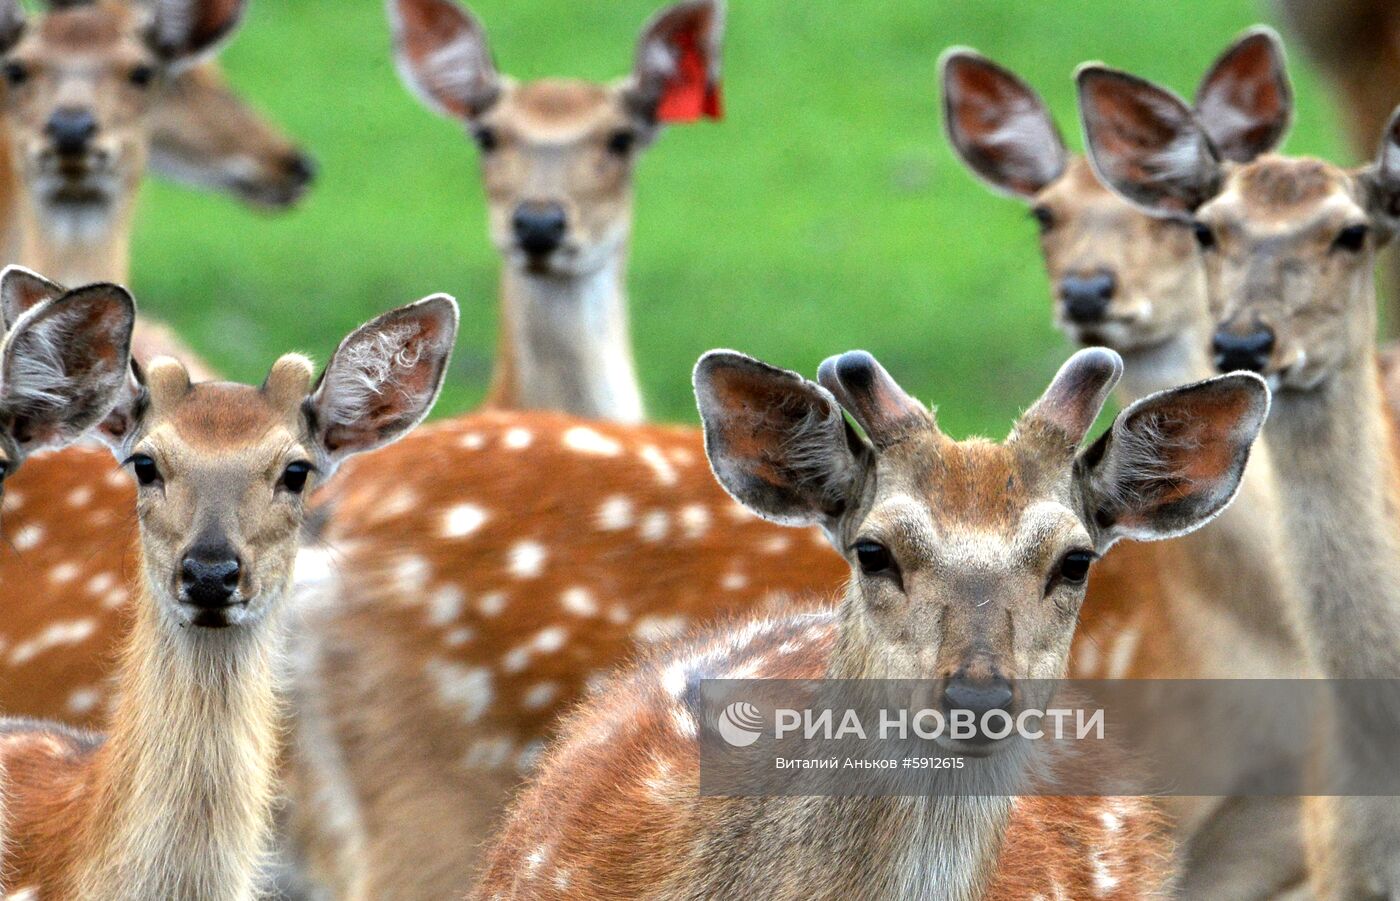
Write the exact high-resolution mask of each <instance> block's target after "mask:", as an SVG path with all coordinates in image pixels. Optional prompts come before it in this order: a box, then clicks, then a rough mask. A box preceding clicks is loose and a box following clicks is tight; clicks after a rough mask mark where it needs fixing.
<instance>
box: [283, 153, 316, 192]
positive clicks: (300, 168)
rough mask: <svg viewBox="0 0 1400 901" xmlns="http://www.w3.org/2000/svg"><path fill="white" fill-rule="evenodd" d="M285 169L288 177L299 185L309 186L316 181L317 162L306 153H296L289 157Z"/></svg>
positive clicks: (284, 164) (284, 165)
mask: <svg viewBox="0 0 1400 901" xmlns="http://www.w3.org/2000/svg"><path fill="white" fill-rule="evenodd" d="M283 167H284V168H285V170H286V172H287V177H288V178H290V179H291V180H292V181H294V182H296V183H297V184H298V185H309V184H311V183H312V182H313V181H315V180H316V161H315V160H314V159H312V158H311V157H309V156H307V155H306V154H304V153H294V154H292V155H291V156H289V157H287V160H286V162H285V163H283Z"/></svg>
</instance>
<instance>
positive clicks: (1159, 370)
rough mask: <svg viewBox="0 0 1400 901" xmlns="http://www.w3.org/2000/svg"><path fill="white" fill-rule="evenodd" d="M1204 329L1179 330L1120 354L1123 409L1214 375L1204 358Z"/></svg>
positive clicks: (1119, 384) (1202, 327) (1120, 393)
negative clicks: (1136, 402)
mask: <svg viewBox="0 0 1400 901" xmlns="http://www.w3.org/2000/svg"><path fill="white" fill-rule="evenodd" d="M1205 331H1206V329H1205V326H1204V325H1202V326H1200V327H1197V328H1191V329H1187V330H1183V331H1181V332H1179V333H1178V334H1176V335H1173V336H1172V337H1170V338H1168V339H1167V340H1166V341H1163V342H1161V343H1159V344H1153V345H1150V346H1148V347H1138V348H1133V349H1131V350H1124V351H1120V352H1119V355H1120V356H1121V357H1122V358H1123V378H1122V380H1121V381H1119V383H1118V400H1119V402H1120V403H1122V404H1123V405H1124V406H1126V405H1128V404H1130V403H1132V402H1133V401H1135V400H1141V399H1142V398H1144V397H1147V396H1148V395H1149V394H1156V393H1157V392H1158V391H1165V390H1166V389H1168V388H1176V387H1178V386H1180V385H1187V384H1190V383H1191V382H1198V381H1200V380H1201V379H1207V378H1210V377H1211V376H1212V375H1215V371H1214V369H1213V368H1212V367H1211V363H1210V359H1209V357H1208V356H1207V354H1206V344H1207V341H1208V339H1207V338H1206V335H1205Z"/></svg>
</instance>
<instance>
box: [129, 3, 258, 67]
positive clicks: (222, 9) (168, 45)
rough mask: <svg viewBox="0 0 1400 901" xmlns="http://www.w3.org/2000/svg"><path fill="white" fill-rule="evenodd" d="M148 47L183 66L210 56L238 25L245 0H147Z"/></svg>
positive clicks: (245, 5) (168, 62)
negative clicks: (148, 12) (148, 11)
mask: <svg viewBox="0 0 1400 901" xmlns="http://www.w3.org/2000/svg"><path fill="white" fill-rule="evenodd" d="M147 5H148V6H149V9H150V17H151V20H150V28H149V31H148V32H147V35H148V36H147V40H148V42H149V43H150V45H151V49H153V50H154V51H155V52H156V55H158V56H159V57H160V58H161V59H162V60H164V61H165V62H166V63H167V64H168V65H171V66H175V67H177V68H180V69H184V68H186V67H188V66H191V65H194V64H195V63H197V62H199V61H200V60H202V59H204V58H206V57H208V56H212V55H213V54H214V53H215V52H217V51H218V49H219V47H220V46H221V45H222V44H223V42H224V41H225V40H227V39H228V38H229V37H230V36H231V35H232V34H233V32H234V30H235V29H237V28H238V24H239V23H240V22H241V21H242V20H243V12H244V10H245V9H247V6H248V3H247V0H149V2H148V4H147Z"/></svg>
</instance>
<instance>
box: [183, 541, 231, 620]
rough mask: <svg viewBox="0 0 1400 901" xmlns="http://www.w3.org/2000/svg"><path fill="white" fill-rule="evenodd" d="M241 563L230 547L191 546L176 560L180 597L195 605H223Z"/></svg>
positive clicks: (229, 596)
mask: <svg viewBox="0 0 1400 901" xmlns="http://www.w3.org/2000/svg"><path fill="white" fill-rule="evenodd" d="M240 572H242V566H241V565H240V564H239V562H238V556H237V555H236V554H234V553H233V549H232V548H227V547H225V548H194V549H192V550H190V552H189V553H187V554H185V559H184V560H182V561H181V562H180V584H181V586H182V587H183V588H184V600H185V602H186V603H189V604H193V605H194V606H196V607H205V608H214V607H227V606H228V604H229V598H231V597H233V592H234V589H236V588H237V587H238V576H239V573H240Z"/></svg>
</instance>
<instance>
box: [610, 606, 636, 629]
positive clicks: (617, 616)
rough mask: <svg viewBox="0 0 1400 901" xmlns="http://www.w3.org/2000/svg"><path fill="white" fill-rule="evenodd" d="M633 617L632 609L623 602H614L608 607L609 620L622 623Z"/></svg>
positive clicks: (618, 623)
mask: <svg viewBox="0 0 1400 901" xmlns="http://www.w3.org/2000/svg"><path fill="white" fill-rule="evenodd" d="M631 618H632V611H631V610H628V609H627V607H626V606H624V605H623V604H613V605H612V606H611V607H609V608H608V622H610V623H616V624H617V625H619V626H620V625H622V624H623V623H625V622H627V621H628V620H629V619H631Z"/></svg>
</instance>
